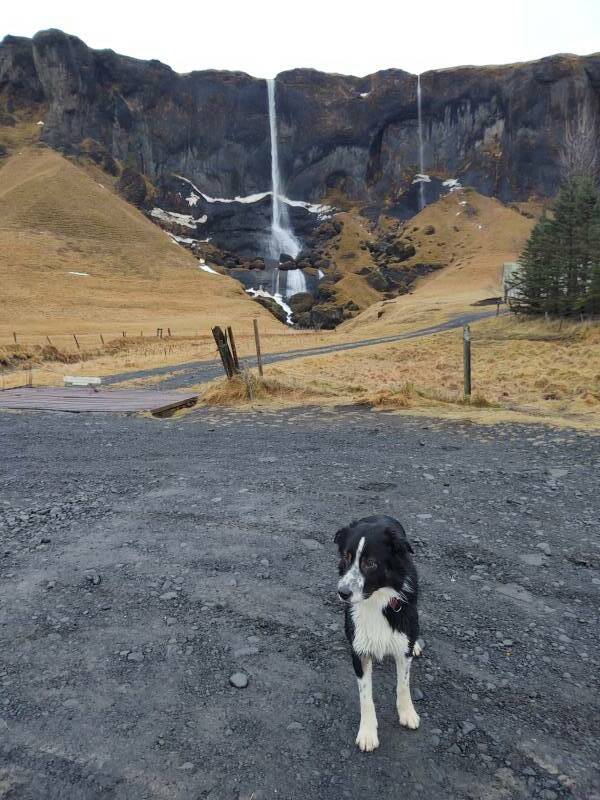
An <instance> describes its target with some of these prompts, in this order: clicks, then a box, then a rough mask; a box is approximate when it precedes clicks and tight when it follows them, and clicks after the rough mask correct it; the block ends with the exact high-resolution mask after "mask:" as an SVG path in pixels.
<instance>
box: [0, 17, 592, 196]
mask: <svg viewBox="0 0 600 800" xmlns="http://www.w3.org/2000/svg"><path fill="white" fill-rule="evenodd" d="M421 82H422V91H423V135H424V149H425V167H426V172H428V173H430V174H434V175H437V176H439V177H442V178H443V177H446V178H450V177H453V178H459V179H460V180H461V181H462V183H463V184H464V185H471V186H473V187H475V188H476V189H477V190H478V191H481V192H484V193H486V194H493V195H495V196H497V197H499V198H501V199H503V200H519V199H526V198H527V197H529V196H531V195H532V194H533V195H549V194H552V193H553V192H554V191H555V190H556V187H557V183H558V180H559V167H558V154H559V150H560V146H561V143H562V138H563V133H564V123H565V120H566V119H568V118H569V117H572V116H573V115H574V114H576V113H577V111H578V109H580V108H581V107H583V106H584V105H586V104H587V105H588V106H590V107H591V108H592V109H594V110H595V111H598V109H599V105H600V54H598V55H594V56H589V57H575V56H552V57H549V58H545V59H542V60H541V61H537V62H532V63H527V64H518V65H513V66H502V67H483V68H479V67H462V68H457V69H448V70H441V71H435V72H428V73H425V74H424V75H423V76H422V78H421ZM33 106H35V107H43V108H45V109H46V113H45V116H44V121H45V127H44V132H43V139H44V141H46V142H47V143H48V144H50V145H51V146H52V147H55V148H57V149H60V150H63V151H66V152H77V151H78V149H79V148H80V147H81V143H82V142H83V141H84V140H86V139H93V140H95V141H96V142H99V143H100V145H102V146H103V147H105V148H106V149H107V150H108V151H109V153H110V154H112V156H113V157H115V158H117V159H119V160H120V161H121V162H122V163H123V164H126V165H129V166H131V167H133V168H135V169H137V170H139V171H140V172H143V173H144V174H146V175H147V176H148V177H149V178H150V179H151V180H152V181H154V182H158V183H160V182H161V180H163V179H165V178H167V177H168V176H169V175H170V174H171V173H177V174H179V175H183V176H185V177H186V178H188V179H190V180H191V181H193V182H194V183H195V184H196V185H197V186H198V187H200V188H201V190H202V191H203V192H206V193H207V194H209V195H211V196H215V197H224V198H233V197H235V196H236V195H243V196H245V195H250V194H252V193H256V192H265V191H267V190H268V189H269V188H270V142H269V125H268V113H267V90H266V84H265V82H264V81H263V80H259V79H256V78H252V77H250V76H248V75H245V74H243V73H230V72H227V73H226V72H215V71H203V72H193V73H190V74H187V75H179V74H177V73H175V72H174V71H173V70H171V69H170V68H169V67H167V66H165V65H164V64H161V63H159V62H157V61H149V62H142V61H137V60H135V59H132V58H127V57H124V56H120V55H117V54H115V53H114V52H112V51H95V50H91V49H90V48H88V47H87V46H86V45H85V44H84V43H83V42H81V41H80V40H79V39H77V38H75V37H73V36H67V35H66V34H64V33H61V32H60V31H53V30H51V31H44V32H41V33H39V34H37V35H36V36H35V37H34V38H33V39H32V40H28V39H22V38H15V37H10V36H9V37H6V38H5V39H4V41H3V42H2V44H1V45H0V109H1V110H3V111H5V112H8V113H11V112H13V111H17V110H19V109H22V108H24V107H25V108H26V107H33ZM277 106H278V131H279V147H280V162H281V171H282V173H283V176H284V180H285V184H286V191H287V194H288V195H289V196H290V197H292V198H296V199H302V200H306V201H315V202H316V201H320V200H322V199H323V198H324V197H326V196H331V195H334V196H336V197H347V198H349V199H351V200H354V201H358V202H360V203H364V204H368V203H372V204H376V205H381V204H386V205H389V206H392V207H393V206H394V203H395V202H396V201H397V200H398V198H399V197H402V196H403V193H404V192H405V190H406V188H407V187H408V186H410V182H411V180H412V178H413V177H414V175H415V173H416V172H417V171H418V168H417V153H418V131H417V104H416V77H415V76H414V75H410V74H409V73H406V72H402V71H400V70H387V71H384V72H378V73H376V74H374V75H370V76H367V77H365V78H354V77H349V76H342V75H327V74H323V73H319V72H316V71H313V70H293V71H290V72H284V73H282V74H281V75H279V76H278V78H277Z"/></svg>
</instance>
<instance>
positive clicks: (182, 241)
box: [167, 233, 200, 244]
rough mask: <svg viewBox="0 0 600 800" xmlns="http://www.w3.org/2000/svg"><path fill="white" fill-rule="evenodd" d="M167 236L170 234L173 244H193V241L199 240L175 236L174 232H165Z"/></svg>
mask: <svg viewBox="0 0 600 800" xmlns="http://www.w3.org/2000/svg"><path fill="white" fill-rule="evenodd" d="M167 236H170V237H171V240H172V241H173V242H175V244H178V243H179V244H194V242H199V241H200V239H191V238H190V237H189V236H176V235H175V234H174V233H167Z"/></svg>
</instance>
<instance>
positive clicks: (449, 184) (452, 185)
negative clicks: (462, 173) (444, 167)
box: [442, 178, 463, 192]
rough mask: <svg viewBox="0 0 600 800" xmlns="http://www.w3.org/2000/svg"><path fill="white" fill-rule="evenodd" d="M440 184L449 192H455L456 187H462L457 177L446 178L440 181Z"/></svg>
mask: <svg viewBox="0 0 600 800" xmlns="http://www.w3.org/2000/svg"><path fill="white" fill-rule="evenodd" d="M442 186H445V187H446V189H449V190H450V191H451V192H455V191H457V190H458V189H462V188H463V187H462V183H461V182H460V181H459V180H458V178H448V179H447V180H445V181H444V182H443V183H442Z"/></svg>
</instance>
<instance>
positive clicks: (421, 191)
mask: <svg viewBox="0 0 600 800" xmlns="http://www.w3.org/2000/svg"><path fill="white" fill-rule="evenodd" d="M417 120H418V126H419V173H420V175H421V176H423V175H425V154H424V150H423V110H422V102H421V73H419V74H418V75H417ZM424 208H425V181H424V179H423V178H421V180H420V181H419V211H422V210H423V209H424Z"/></svg>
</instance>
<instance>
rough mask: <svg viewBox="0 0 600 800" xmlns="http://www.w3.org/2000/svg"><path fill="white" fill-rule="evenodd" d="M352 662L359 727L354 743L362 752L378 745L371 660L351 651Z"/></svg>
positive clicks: (373, 748)
mask: <svg viewBox="0 0 600 800" xmlns="http://www.w3.org/2000/svg"><path fill="white" fill-rule="evenodd" d="M352 664H353V666H354V671H355V672H356V679H357V681H358V697H359V700H360V728H359V729H358V735H357V737H356V744H357V745H358V746H359V747H360V749H361V750H362V751H363V752H369V751H371V750H375V748H376V747H379V738H378V736H377V715H376V713H375V704H374V703H373V662H372V660H371V659H370V658H359V657H358V656H357V655H356V653H352Z"/></svg>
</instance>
